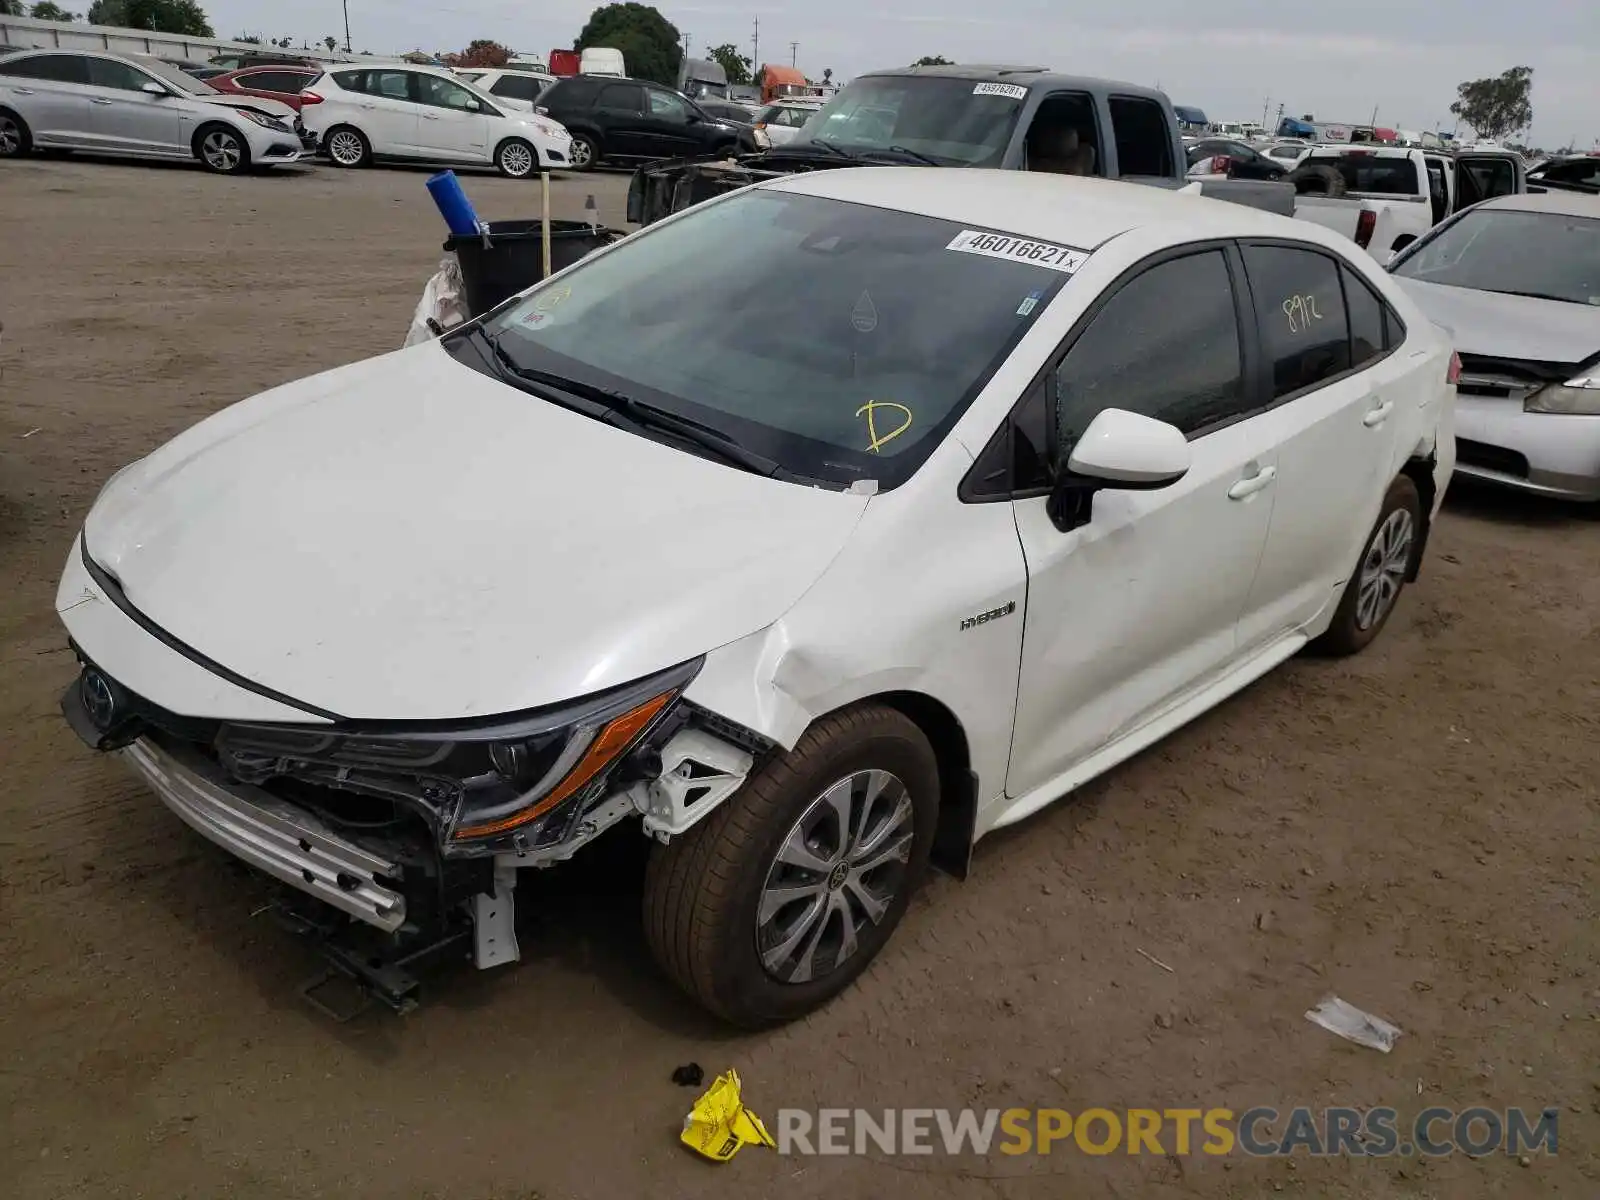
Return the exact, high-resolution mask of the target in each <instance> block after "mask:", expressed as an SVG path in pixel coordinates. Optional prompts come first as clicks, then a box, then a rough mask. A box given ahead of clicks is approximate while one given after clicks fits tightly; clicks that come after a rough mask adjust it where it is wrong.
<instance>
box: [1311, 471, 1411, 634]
mask: <svg viewBox="0 0 1600 1200" xmlns="http://www.w3.org/2000/svg"><path fill="white" fill-rule="evenodd" d="M1421 548H1422V497H1421V496H1419V495H1418V494H1417V485H1416V484H1415V483H1413V482H1412V481H1411V479H1410V477H1409V476H1406V475H1402V476H1400V477H1399V478H1398V479H1396V480H1395V481H1394V482H1393V483H1391V484H1390V485H1389V491H1388V494H1387V495H1385V496H1384V498H1383V508H1382V509H1381V510H1380V511H1379V513H1378V520H1377V523H1376V524H1375V525H1373V527H1372V532H1371V533H1370V534H1368V535H1367V540H1366V544H1365V545H1363V546H1362V548H1361V558H1360V559H1359V560H1358V561H1357V562H1356V569H1355V570H1354V571H1353V572H1352V573H1351V575H1350V580H1349V582H1348V583H1346V584H1345V585H1344V595H1342V596H1340V597H1339V607H1338V608H1337V609H1336V610H1335V611H1334V614H1333V624H1332V625H1330V626H1328V631H1327V632H1326V633H1324V634H1323V635H1322V636H1321V637H1319V638H1317V640H1316V641H1314V642H1312V643H1311V649H1312V650H1313V651H1315V652H1317V653H1319V654H1327V655H1331V656H1343V655H1347V654H1355V653H1357V652H1358V651H1361V650H1365V649H1366V648H1367V647H1368V646H1369V645H1371V644H1372V641H1373V639H1374V638H1376V637H1377V636H1378V634H1379V633H1381V632H1382V631H1383V627H1384V625H1385V624H1387V623H1388V620H1389V617H1390V615H1391V614H1392V613H1393V612H1394V610H1395V606H1396V605H1397V604H1398V603H1399V602H1400V593H1401V592H1402V591H1403V590H1404V589H1405V585H1406V580H1407V579H1408V578H1410V576H1411V574H1412V570H1413V568H1414V567H1415V566H1416V561H1415V560H1416V556H1417V555H1418V554H1419V553H1420V552H1421Z"/></svg>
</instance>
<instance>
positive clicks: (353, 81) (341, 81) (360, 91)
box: [333, 71, 367, 96]
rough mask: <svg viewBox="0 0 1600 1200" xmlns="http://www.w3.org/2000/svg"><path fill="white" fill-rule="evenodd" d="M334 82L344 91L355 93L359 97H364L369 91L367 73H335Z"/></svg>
mask: <svg viewBox="0 0 1600 1200" xmlns="http://www.w3.org/2000/svg"><path fill="white" fill-rule="evenodd" d="M333 81H334V82H335V83H337V84H338V85H339V87H340V88H342V89H343V90H344V91H347V92H355V93H356V94H357V95H358V96H359V95H364V94H365V93H366V90H367V73H366V72H365V71H335V72H334V73H333Z"/></svg>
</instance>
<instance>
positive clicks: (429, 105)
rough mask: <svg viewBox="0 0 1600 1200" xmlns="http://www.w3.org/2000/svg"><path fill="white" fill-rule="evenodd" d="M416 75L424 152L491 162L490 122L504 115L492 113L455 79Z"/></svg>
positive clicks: (445, 158) (442, 157) (448, 159)
mask: <svg viewBox="0 0 1600 1200" xmlns="http://www.w3.org/2000/svg"><path fill="white" fill-rule="evenodd" d="M415 79H416V84H417V100H418V102H419V103H418V107H417V111H418V116H419V117H420V120H419V122H418V125H417V141H418V146H419V147H420V153H422V154H424V155H426V156H427V157H429V158H437V159H439V160H440V161H442V162H461V163H468V162H470V163H485V162H488V161H489V160H490V155H491V153H492V152H493V149H494V148H493V147H492V146H490V145H489V144H488V142H489V124H490V122H491V121H494V122H497V123H502V124H503V123H504V122H503V119H502V118H500V117H499V116H495V117H490V116H488V115H487V114H486V113H485V111H484V109H485V105H484V104H483V102H482V101H481V100H479V99H478V98H477V97H476V96H474V95H473V94H472V93H471V92H469V91H467V89H466V88H464V87H462V86H461V85H460V84H459V83H456V82H454V81H453V80H449V79H445V78H443V77H442V76H439V75H427V74H423V73H422V72H418V73H417V75H416V76H415Z"/></svg>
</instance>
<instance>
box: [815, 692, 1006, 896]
mask: <svg viewBox="0 0 1600 1200" xmlns="http://www.w3.org/2000/svg"><path fill="white" fill-rule="evenodd" d="M855 703H857V704H872V703H878V704H883V705H887V706H888V707H890V708H893V709H895V710H896V711H898V712H900V713H902V714H903V715H904V716H905V717H907V718H908V719H909V720H910V721H912V722H913V723H914V724H915V725H916V726H917V728H919V729H921V730H922V732H923V735H924V736H926V737H927V739H928V744H929V745H930V746H931V747H933V756H934V759H935V760H936V761H937V763H938V764H939V825H938V827H937V828H936V829H935V830H934V835H933V852H932V855H931V857H930V859H929V861H930V862H932V863H933V865H934V866H936V867H938V868H939V869H940V870H941V871H943V872H944V873H945V874H947V875H952V876H954V877H955V878H957V879H965V878H966V877H967V872H968V870H969V869H970V868H971V865H972V844H973V840H974V839H973V835H974V833H975V832H976V829H977V822H978V776H977V772H975V771H974V770H973V769H972V753H971V749H970V747H969V746H968V745H967V732H966V729H965V728H963V727H962V724H961V718H960V717H958V716H956V714H955V713H954V712H952V711H951V710H950V709H949V708H948V707H947V706H946V705H945V704H944V703H943V702H942V701H940V700H936V699H935V698H934V697H932V696H930V695H928V694H926V693H925V692H907V691H901V692H881V693H879V694H878V695H876V696H865V697H863V698H862V699H861V700H858V701H856V702H855ZM823 715H826V714H823Z"/></svg>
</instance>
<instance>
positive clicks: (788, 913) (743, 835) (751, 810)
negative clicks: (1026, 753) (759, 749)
mask: <svg viewBox="0 0 1600 1200" xmlns="http://www.w3.org/2000/svg"><path fill="white" fill-rule="evenodd" d="M938 814H939V771H938V765H937V763H936V762H935V759H934V754H933V749H932V747H931V746H929V744H928V739H927V737H926V736H924V734H923V733H922V731H921V729H919V728H918V727H917V726H916V724H915V723H913V722H912V721H911V719H910V718H908V717H906V716H905V715H904V714H903V713H900V712H898V711H896V710H895V709H892V708H889V707H887V706H885V705H881V704H862V705H858V706H856V707H854V708H849V709H845V710H843V711H841V712H837V713H833V714H831V715H829V716H826V717H824V718H822V719H821V720H820V721H818V722H817V723H816V724H814V725H813V726H812V727H811V728H810V729H809V730H807V731H806V733H805V736H803V737H802V738H801V739H800V742H799V744H798V745H796V746H795V748H794V749H793V750H792V751H790V752H789V753H787V754H779V755H776V756H774V757H773V758H771V759H769V760H768V761H767V762H766V763H765V764H763V765H762V766H761V767H760V768H759V769H758V770H757V771H756V773H755V774H753V775H752V776H751V777H750V778H749V779H748V780H747V781H746V782H745V785H744V787H742V788H741V789H740V790H739V791H738V792H737V793H736V794H735V795H734V796H732V797H730V798H729V799H728V800H727V801H726V802H725V803H723V805H722V806H721V807H720V808H718V809H717V810H716V811H715V812H713V813H712V814H711V815H710V816H708V817H707V818H705V819H704V820H703V821H701V822H700V823H699V824H698V825H696V826H695V827H694V828H692V829H690V830H689V831H688V832H687V833H686V834H684V835H682V836H681V837H679V838H676V839H674V840H673V841H672V842H671V843H670V844H668V845H665V846H659V845H658V846H656V847H655V848H654V850H653V852H652V855H651V859H650V866H649V869H648V870H647V872H646V875H645V894H644V925H645V934H646V938H647V940H648V941H649V943H650V948H651V951H652V953H653V954H654V955H655V958H656V960H657V961H658V962H659V963H660V964H661V966H662V968H663V969H664V970H665V971H666V972H667V974H668V975H669V976H671V977H672V979H673V981H674V982H676V983H677V984H678V986H679V987H681V988H683V989H684V991H686V992H688V993H689V994H690V995H691V996H693V997H694V998H695V999H696V1000H698V1001H699V1002H700V1003H701V1004H702V1005H704V1006H705V1007H706V1008H707V1009H709V1010H710V1011H711V1012H713V1013H714V1014H716V1015H717V1016H719V1017H721V1018H722V1019H723V1020H726V1021H729V1022H731V1023H733V1024H735V1025H742V1026H746V1027H758V1026H762V1025H770V1024H775V1023H777V1022H781V1021H788V1020H793V1019H794V1018H796V1017H800V1016H803V1015H804V1014H806V1013H808V1012H811V1011H813V1010H814V1009H817V1008H819V1007H821V1006H822V1005H823V1004H825V1003H826V1002H827V1001H828V1000H830V999H832V998H833V997H834V996H835V995H837V994H838V993H839V992H841V991H842V990H844V988H845V987H847V986H848V985H849V984H850V982H851V981H852V980H853V979H855V977H856V976H857V975H859V974H860V973H861V972H862V971H863V970H864V969H865V968H866V967H867V965H868V964H869V963H870V962H871V961H872V960H873V958H874V957H875V956H876V955H877V953H878V951H879V950H881V949H882V948H883V945H884V944H885V943H886V942H887V941H888V940H889V936H890V934H892V933H893V932H894V930H895V927H896V926H897V925H899V923H900V919H901V917H903V916H904V915H905V911H906V906H907V904H908V903H909V902H910V898H911V894H912V892H913V891H914V890H915V889H916V887H917V884H918V883H919V882H920V881H921V878H922V875H923V873H924V871H925V870H926V867H927V863H928V854H929V851H930V849H931V848H932V845H933V834H934V826H935V823H936V822H937V819H938Z"/></svg>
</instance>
